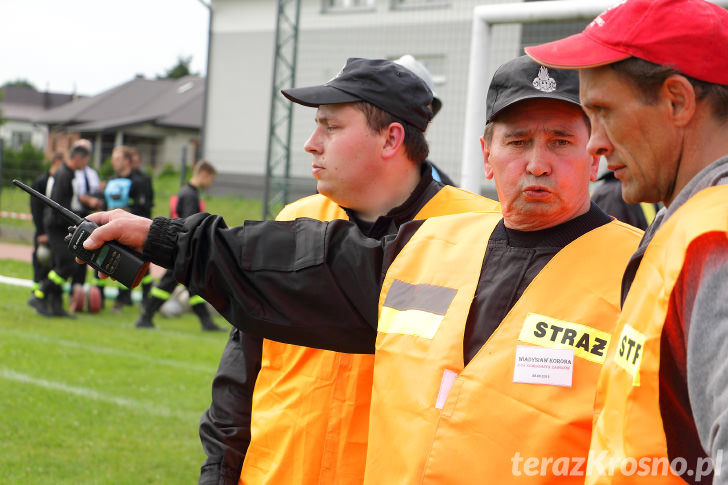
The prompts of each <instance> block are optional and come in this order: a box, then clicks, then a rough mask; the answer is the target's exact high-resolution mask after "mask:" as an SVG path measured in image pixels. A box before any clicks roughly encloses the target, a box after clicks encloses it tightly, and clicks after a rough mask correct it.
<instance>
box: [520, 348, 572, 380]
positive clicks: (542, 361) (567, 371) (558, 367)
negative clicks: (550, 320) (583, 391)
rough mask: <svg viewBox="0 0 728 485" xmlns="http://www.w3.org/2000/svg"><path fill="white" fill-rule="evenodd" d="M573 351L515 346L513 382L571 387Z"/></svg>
mask: <svg viewBox="0 0 728 485" xmlns="http://www.w3.org/2000/svg"><path fill="white" fill-rule="evenodd" d="M573 374H574V349H549V348H544V347H530V346H526V345H517V346H516V363H515V366H514V367H513V382H522V383H525V384H546V385H549V386H562V387H571V377H572V376H573Z"/></svg>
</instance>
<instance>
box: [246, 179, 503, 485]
mask: <svg viewBox="0 0 728 485" xmlns="http://www.w3.org/2000/svg"><path fill="white" fill-rule="evenodd" d="M475 210H479V211H486V210H491V211H492V210H494V211H499V210H500V205H499V204H498V203H497V202H495V201H492V200H490V199H486V198H484V197H480V196H478V195H475V194H473V193H471V192H468V191H465V190H462V189H458V188H456V187H452V186H445V187H443V188H442V189H441V190H440V191H439V192H438V193H437V194H435V196H434V197H433V198H432V199H430V201H429V202H428V203H427V204H426V205H425V206H424V207H423V208H422V209H421V210H420V212H419V213H418V214H417V216H416V217H415V219H424V218H428V217H433V216H439V215H445V214H452V213H458V212H465V211H475ZM296 217H311V218H315V219H319V220H324V221H328V220H332V219H347V218H348V217H347V215H346V213H345V212H344V211H343V210H342V209H341V208H340V207H339V206H338V205H336V204H335V203H334V202H332V201H331V200H329V199H327V198H326V197H324V196H322V195H313V196H310V197H306V198H304V199H301V200H299V201H297V202H294V203H293V204H290V205H288V206H286V207H285V208H284V209H283V210H282V211H281V213H280V214H279V215H278V217H277V219H278V220H291V219H295V218H296ZM373 365H374V356H373V355H362V354H344V353H340V352H332V351H327V350H319V349H311V348H307V347H300V346H296V345H288V344H282V343H279V342H274V341H272V340H264V341H263V354H262V362H261V369H260V373H259V374H258V377H257V379H256V382H255V390H254V392H253V406H252V419H251V441H250V446H249V448H248V451H247V454H246V456H245V461H244V463H243V469H242V473H241V478H240V483H246V484H251V485H252V484H255V485H260V484H288V483H290V484H294V483H295V484H337V485H341V484H361V483H362V480H363V477H364V465H365V457H366V450H367V433H368V426H369V404H370V400H371V389H372V374H373Z"/></svg>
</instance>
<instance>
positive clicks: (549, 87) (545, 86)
mask: <svg viewBox="0 0 728 485" xmlns="http://www.w3.org/2000/svg"><path fill="white" fill-rule="evenodd" d="M533 87H534V88H536V89H538V90H539V91H542V92H544V93H550V92H552V91H556V80H555V79H554V78H552V77H551V76H549V70H548V69H546V68H545V67H544V66H541V68H540V69H539V70H538V76H536V77H535V78H534V79H533Z"/></svg>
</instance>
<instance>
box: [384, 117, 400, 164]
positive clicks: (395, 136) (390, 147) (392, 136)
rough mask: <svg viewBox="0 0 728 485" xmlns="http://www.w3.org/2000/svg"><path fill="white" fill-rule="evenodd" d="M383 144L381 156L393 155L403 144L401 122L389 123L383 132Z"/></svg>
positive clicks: (388, 156)
mask: <svg viewBox="0 0 728 485" xmlns="http://www.w3.org/2000/svg"><path fill="white" fill-rule="evenodd" d="M383 134H384V145H383V146H382V157H383V158H391V157H393V156H394V155H395V154H396V153H397V152H398V151H399V149H400V147H401V146H402V145H403V144H404V127H403V126H402V124H401V123H396V122H395V123H390V124H389V126H388V127H387V128H385V130H384V132H383Z"/></svg>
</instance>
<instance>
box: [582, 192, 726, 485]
mask: <svg viewBox="0 0 728 485" xmlns="http://www.w3.org/2000/svg"><path fill="white" fill-rule="evenodd" d="M726 214H728V186H725V185H722V186H716V187H711V188H708V189H705V190H702V191H701V192H699V193H698V194H696V195H695V196H693V197H692V198H690V199H689V200H688V201H687V202H686V203H685V204H684V205H683V206H682V207H680V208H679V209H678V210H677V211H676V212H675V214H673V215H672V216H671V217H670V218H669V219H668V220H667V221H666V222H665V223H664V224H663V226H662V227H660V229H659V230H658V231H657V233H656V234H655V236H654V238H653V239H652V241H650V244H649V246H648V247H647V251H645V254H644V257H643V258H642V261H641V262H640V266H639V269H638V270H637V274H636V275H635V279H634V282H633V283H632V286H631V288H630V290H629V293H628V295H627V299H626V300H625V302H624V308H623V310H622V316H621V318H620V319H619V322H618V325H617V328H616V329H615V332H614V335H615V337H616V338H617V340H616V341H615V345H613V346H612V347H611V348H610V351H609V354H608V355H607V362H606V363H605V364H604V369H603V370H602V375H601V377H600V379H599V387H598V394H597V401H596V402H597V413H598V414H597V417H596V420H595V424H594V433H593V437H592V443H591V449H590V457H591V459H592V461H591V463H590V466H589V472H590V473H589V475H588V477H587V480H586V483H587V484H623V483H639V484H643V483H646V484H650V483H654V484H658V483H659V484H668V485H669V484H672V483H676V484H677V483H685V482H684V481H683V480H682V479H680V478H679V477H678V476H677V475H675V474H673V473H672V472H670V469H669V463H670V461H669V458H668V455H667V442H666V438H665V432H664V429H663V425H662V419H661V417H660V403H659V393H660V383H659V372H660V341H661V336H662V328H663V325H664V324H665V318H666V316H667V311H668V304H669V299H670V295H671V294H672V290H673V288H674V286H675V283H676V281H677V279H678V277H679V275H680V272H681V270H682V267H683V262H684V258H685V254H686V251H687V249H688V247H689V246H690V244H691V243H692V242H693V241H695V240H696V239H698V238H699V237H701V236H702V235H704V234H707V233H710V232H715V231H720V232H723V233H726V232H728V217H727V216H726ZM685 465H686V466H687V467H689V468H690V469H692V467H693V466H694V465H695V464H690V463H688V464H685ZM681 466H682V465H681ZM683 471H686V470H683Z"/></svg>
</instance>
